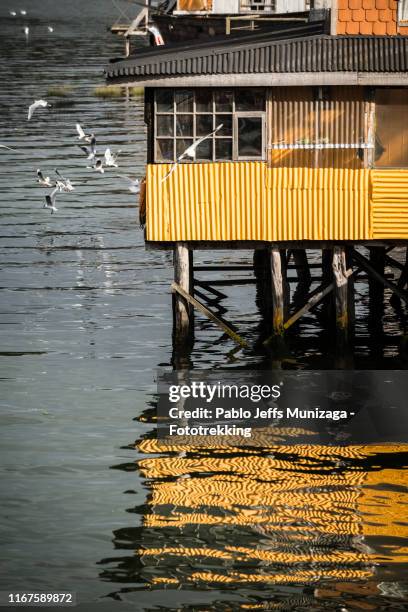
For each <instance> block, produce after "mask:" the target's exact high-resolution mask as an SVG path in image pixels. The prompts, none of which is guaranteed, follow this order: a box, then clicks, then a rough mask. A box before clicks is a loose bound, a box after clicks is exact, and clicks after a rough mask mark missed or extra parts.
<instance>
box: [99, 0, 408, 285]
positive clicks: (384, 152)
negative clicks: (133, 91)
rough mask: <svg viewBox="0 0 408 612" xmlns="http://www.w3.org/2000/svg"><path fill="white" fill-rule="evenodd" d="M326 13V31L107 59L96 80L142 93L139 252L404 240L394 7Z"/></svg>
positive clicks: (407, 30) (297, 26)
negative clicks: (145, 248) (142, 229)
mask: <svg viewBox="0 0 408 612" xmlns="http://www.w3.org/2000/svg"><path fill="white" fill-rule="evenodd" d="M324 8H328V5H327V3H326V4H325V5H324ZM329 8H331V17H330V20H329V21H330V23H331V32H332V33H327V19H323V20H320V21H319V20H316V21H312V22H308V23H304V22H299V23H291V24H290V26H288V27H287V28H285V29H280V30H279V31H274V32H271V31H270V32H254V33H246V34H245V35H242V33H241V35H240V36H234V35H229V36H224V37H218V38H212V39H211V40H209V41H208V40H207V41H198V42H194V41H189V42H186V43H184V44H181V43H180V44H173V45H165V46H161V47H155V48H149V49H146V50H142V51H141V50H139V51H138V52H137V53H136V54H135V55H134V56H132V57H129V58H127V59H124V60H119V61H114V62H112V63H111V64H110V65H109V67H108V69H107V81H108V83H112V84H124V85H135V84H138V85H143V86H144V87H145V114H146V122H147V126H148V159H147V167H146V243H147V244H148V245H151V246H155V247H158V248H169V247H170V248H174V247H176V246H177V245H179V246H180V245H183V248H185V249H187V251H188V250H189V249H195V248H202V247H205V248H209V247H210V248H214V249H216V248H223V249H226V248H233V249H236V248H254V249H255V248H260V247H264V248H265V247H267V248H272V249H275V250H276V249H285V248H306V247H310V246H313V247H315V248H327V247H329V248H331V247H333V246H335V245H337V246H339V247H340V248H344V247H345V246H346V245H355V244H365V245H370V244H371V245H375V244H395V243H397V242H398V241H407V240H408V72H407V70H408V1H407V0H398V2H397V1H395V0H337V2H336V0H333V4H332V6H330V7H329ZM209 134H211V136H209ZM205 136H207V138H205V139H204V140H202V142H201V143H200V144H199V145H198V146H197V147H196V150H195V151H194V152H193V153H195V154H193V155H192V156H189V155H184V156H183V152H185V151H186V150H188V149H189V147H191V145H193V144H194V143H197V141H198V140H199V139H200V138H203V137H205ZM193 148H194V147H193ZM343 272H344V270H343ZM187 276H188V275H187ZM185 286H186V287H188V282H187V284H186V285H185Z"/></svg>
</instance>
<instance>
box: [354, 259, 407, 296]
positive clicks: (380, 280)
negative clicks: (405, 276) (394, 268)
mask: <svg viewBox="0 0 408 612" xmlns="http://www.w3.org/2000/svg"><path fill="white" fill-rule="evenodd" d="M353 257H354V259H355V260H356V261H357V262H358V264H359V265H360V266H361V267H362V268H364V269H365V270H366V271H367V273H368V274H369V275H371V276H372V278H373V279H374V280H376V281H377V283H379V284H380V285H384V287H388V289H391V291H392V292H393V293H395V295H397V296H398V297H399V298H401V300H403V301H404V302H405V303H407V304H408V292H407V291H404V290H402V289H400V288H399V287H398V286H397V285H395V284H394V283H392V282H391V281H389V280H388V279H387V278H386V276H385V275H384V274H381V273H380V272H378V270H377V269H375V268H374V267H373V266H372V265H371V263H370V262H369V261H368V259H367V258H366V257H364V255H361V253H358V252H357V251H355V252H354V255H353Z"/></svg>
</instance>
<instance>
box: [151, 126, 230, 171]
mask: <svg viewBox="0 0 408 612" xmlns="http://www.w3.org/2000/svg"><path fill="white" fill-rule="evenodd" d="M222 126H223V124H222V123H220V125H218V126H217V127H216V128H215V130H214V131H213V132H210V134H207V136H202V137H201V138H199V139H198V140H196V141H195V142H193V144H192V145H190V146H189V147H188V148H187V149H186V150H185V151H183V153H182V154H181V155H179V156H178V158H177V160H176V161H175V162H174V164H173V165H172V167H171V168H170V170H169V172H168V173H167V174H166V176H164V177H163V178H162V180H161V182H162V183H163V181H165V180H166V179H167V178H169V176H170V174H173V172H174V171H175V169H176V168H177V166H178V165H179V163H180V162H181V161H182V160H183V159H185V158H186V157H191V158H192V159H195V156H196V151H197V147H198V146H199V145H200V144H201V143H202V142H204V140H207V138H211V136H214V134H216V133H217V132H218V131H219V130H220V129H221V128H222Z"/></svg>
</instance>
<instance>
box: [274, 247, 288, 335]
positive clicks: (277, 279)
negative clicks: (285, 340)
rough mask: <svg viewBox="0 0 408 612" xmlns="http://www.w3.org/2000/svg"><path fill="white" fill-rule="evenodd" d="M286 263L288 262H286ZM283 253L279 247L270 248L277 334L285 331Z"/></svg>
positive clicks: (275, 329)
mask: <svg viewBox="0 0 408 612" xmlns="http://www.w3.org/2000/svg"><path fill="white" fill-rule="evenodd" d="M285 263H286V262H285ZM282 264H283V262H282V253H281V251H280V249H278V248H277V247H272V248H271V250H270V266H271V290H272V309H273V312H272V329H273V333H274V335H275V336H282V335H283V333H284V327H283V323H284V317H285V295H284V293H285V282H284V278H283V273H282V267H283V265H282Z"/></svg>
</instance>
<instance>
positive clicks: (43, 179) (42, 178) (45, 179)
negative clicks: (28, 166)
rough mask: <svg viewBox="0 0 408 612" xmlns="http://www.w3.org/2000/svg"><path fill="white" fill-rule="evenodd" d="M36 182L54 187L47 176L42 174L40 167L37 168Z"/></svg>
mask: <svg viewBox="0 0 408 612" xmlns="http://www.w3.org/2000/svg"><path fill="white" fill-rule="evenodd" d="M37 176H38V178H37V183H39V184H40V185H42V186H43V187H54V185H53V184H52V183H51V180H50V177H49V176H44V175H43V173H42V172H41V170H40V169H38V170H37Z"/></svg>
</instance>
